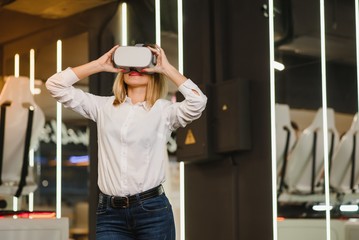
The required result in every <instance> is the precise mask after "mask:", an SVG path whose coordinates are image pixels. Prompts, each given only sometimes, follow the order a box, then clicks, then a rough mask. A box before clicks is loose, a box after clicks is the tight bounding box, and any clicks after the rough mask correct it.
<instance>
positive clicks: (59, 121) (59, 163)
mask: <svg viewBox="0 0 359 240" xmlns="http://www.w3.org/2000/svg"><path fill="white" fill-rule="evenodd" d="M56 70H57V72H61V70H62V41H61V40H58V41H57V50H56ZM61 134H62V105H61V103H59V102H57V103H56V218H61V191H62V186H61V175H62V168H61V166H62V144H61V143H62V136H61Z"/></svg>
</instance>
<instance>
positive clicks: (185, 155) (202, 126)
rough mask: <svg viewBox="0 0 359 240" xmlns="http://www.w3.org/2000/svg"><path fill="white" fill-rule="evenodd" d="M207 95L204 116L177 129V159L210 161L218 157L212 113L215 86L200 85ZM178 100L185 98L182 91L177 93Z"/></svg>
mask: <svg viewBox="0 0 359 240" xmlns="http://www.w3.org/2000/svg"><path fill="white" fill-rule="evenodd" d="M198 87H199V88H200V89H201V90H202V92H203V93H204V94H205V95H206V96H207V98H208V101H207V106H206V109H205V110H204V111H203V112H202V116H201V117H200V118H199V119H197V120H195V121H193V122H192V123H190V124H188V125H187V126H186V127H185V128H179V129H177V131H176V141H177V160H178V161H184V162H196V161H208V160H213V159H216V156H215V154H214V148H213V142H214V141H213V128H214V123H213V117H212V114H211V113H210V112H211V110H212V109H213V97H212V95H213V94H212V92H213V87H212V86H211V85H199V86H198ZM176 97H177V101H182V100H183V99H184V98H183V96H182V94H181V93H177V94H176Z"/></svg>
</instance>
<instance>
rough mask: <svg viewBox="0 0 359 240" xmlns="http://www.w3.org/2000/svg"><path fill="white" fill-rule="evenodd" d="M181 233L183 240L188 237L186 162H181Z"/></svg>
mask: <svg viewBox="0 0 359 240" xmlns="http://www.w3.org/2000/svg"><path fill="white" fill-rule="evenodd" d="M179 165H180V233H181V240H185V239H186V228H185V227H186V224H185V223H186V222H185V187H184V162H180V163H179Z"/></svg>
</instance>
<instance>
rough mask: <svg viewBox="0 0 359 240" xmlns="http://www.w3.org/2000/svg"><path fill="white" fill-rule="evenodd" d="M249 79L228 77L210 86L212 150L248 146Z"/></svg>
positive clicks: (246, 147) (218, 151) (249, 135)
mask: <svg viewBox="0 0 359 240" xmlns="http://www.w3.org/2000/svg"><path fill="white" fill-rule="evenodd" d="M249 90H250V89H249V81H248V80H247V79H231V80H227V81H223V82H221V83H218V84H216V86H215V88H214V110H213V113H214V123H215V128H214V129H215V131H214V132H215V133H214V139H215V144H214V148H215V152H216V153H226V152H233V151H241V150H249V149H250V148H251V141H252V140H251V125H250V106H249Z"/></svg>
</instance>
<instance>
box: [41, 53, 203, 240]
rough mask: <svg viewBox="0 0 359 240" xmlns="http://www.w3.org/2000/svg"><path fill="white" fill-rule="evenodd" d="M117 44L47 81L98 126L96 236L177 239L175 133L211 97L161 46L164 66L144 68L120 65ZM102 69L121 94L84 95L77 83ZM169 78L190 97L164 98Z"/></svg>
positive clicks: (64, 100)
mask: <svg viewBox="0 0 359 240" xmlns="http://www.w3.org/2000/svg"><path fill="white" fill-rule="evenodd" d="M117 48H118V46H115V47H113V48H112V49H111V50H110V51H108V52H107V53H105V54H104V55H103V56H101V57H100V58H98V59H97V60H94V61H91V62H89V63H87V64H84V65H81V66H78V67H74V68H67V69H66V70H64V71H62V72H60V73H56V74H54V75H53V76H52V77H50V78H49V79H48V80H47V82H46V87H47V89H48V90H49V91H50V93H51V95H52V96H53V97H54V98H55V99H56V100H57V101H58V102H60V103H62V104H63V105H64V106H65V107H66V108H70V109H72V110H74V111H76V112H78V113H80V114H81V115H82V116H84V117H86V118H89V119H91V120H93V121H95V122H96V123H97V129H98V185H99V189H100V191H101V193H100V195H99V202H98V208H97V226H96V239H97V240H101V239H106V240H122V239H124V240H130V239H137V240H149V239H151V240H157V239H158V240H159V239H175V226H174V219H173V213H172V207H171V205H170V203H169V201H168V199H167V197H166V195H165V193H164V190H163V187H162V185H161V184H162V183H163V182H164V181H165V163H166V161H167V159H168V156H167V149H166V146H167V141H168V139H169V137H170V135H171V132H172V131H174V130H176V129H177V128H178V127H184V126H186V125H187V124H188V123H190V122H192V121H193V120H195V119H198V118H199V117H200V116H201V113H202V111H203V110H204V109H205V106H206V102H207V98H206V96H205V95H204V94H203V93H202V92H201V90H200V89H199V88H198V87H197V85H196V84H194V83H193V82H192V81H191V80H189V79H187V78H186V77H185V76H183V75H182V74H181V73H179V72H178V70H177V69H176V68H174V67H173V66H172V65H171V64H170V63H169V62H168V60H167V57H166V55H165V52H164V50H163V49H162V48H160V47H159V46H153V47H148V48H149V49H150V50H151V51H152V54H154V55H155V56H156V57H157V64H156V65H155V66H154V67H151V68H145V69H143V70H142V71H140V72H138V71H136V70H131V71H129V72H125V70H124V69H118V68H115V67H114V66H113V63H112V60H111V59H112V54H113V53H114V51H115V50H116V49H117ZM99 72H113V73H118V76H117V78H116V80H115V82H114V85H113V92H114V96H110V97H103V96H96V95H93V94H90V93H86V92H83V91H82V90H80V89H76V88H74V87H73V86H72V85H73V84H74V83H75V82H77V81H79V80H80V79H83V78H86V77H88V76H90V75H92V74H96V73H99ZM164 77H166V79H169V80H170V81H172V82H173V83H175V84H176V85H177V87H178V90H179V91H180V92H181V93H182V94H183V95H184V97H185V100H184V101H182V102H178V103H171V102H170V101H168V100H165V99H161V97H162V96H163V94H164V91H165V86H166V82H165V81H166V80H165V78H164Z"/></svg>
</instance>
